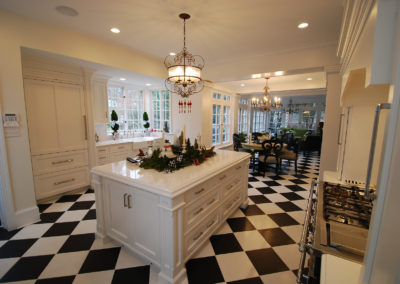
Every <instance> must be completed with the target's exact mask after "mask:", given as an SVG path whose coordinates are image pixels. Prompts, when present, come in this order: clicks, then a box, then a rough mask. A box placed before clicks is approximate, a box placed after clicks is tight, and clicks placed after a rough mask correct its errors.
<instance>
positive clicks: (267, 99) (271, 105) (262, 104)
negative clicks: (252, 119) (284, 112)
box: [251, 77, 281, 111]
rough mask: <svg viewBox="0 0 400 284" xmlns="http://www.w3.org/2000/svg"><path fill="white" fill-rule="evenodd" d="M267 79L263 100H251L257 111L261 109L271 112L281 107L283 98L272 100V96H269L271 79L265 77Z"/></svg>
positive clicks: (256, 98)
mask: <svg viewBox="0 0 400 284" xmlns="http://www.w3.org/2000/svg"><path fill="white" fill-rule="evenodd" d="M265 79H266V82H265V87H264V93H263V95H262V96H261V98H258V97H253V98H252V99H251V106H252V107H253V108H255V109H260V110H263V111H271V110H272V109H276V108H279V107H280V106H281V98H278V97H274V99H272V97H271V95H270V94H269V86H268V79H269V77H265Z"/></svg>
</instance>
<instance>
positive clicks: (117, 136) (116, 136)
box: [113, 131, 119, 140]
mask: <svg viewBox="0 0 400 284" xmlns="http://www.w3.org/2000/svg"><path fill="white" fill-rule="evenodd" d="M118 138H119V133H118V132H117V131H115V132H113V139H114V140H117V139H118Z"/></svg>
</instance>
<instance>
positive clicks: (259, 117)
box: [253, 109, 267, 132]
mask: <svg viewBox="0 0 400 284" xmlns="http://www.w3.org/2000/svg"><path fill="white" fill-rule="evenodd" d="M266 120H267V116H266V113H265V111H262V110H257V109H255V110H253V132H265V131H266V130H267V129H266Z"/></svg>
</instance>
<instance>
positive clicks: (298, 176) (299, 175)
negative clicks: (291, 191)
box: [293, 174, 308, 178]
mask: <svg viewBox="0 0 400 284" xmlns="http://www.w3.org/2000/svg"><path fill="white" fill-rule="evenodd" d="M293 176H294V177H297V178H308V176H305V175H301V174H297V175H293Z"/></svg>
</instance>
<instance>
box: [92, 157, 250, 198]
mask: <svg viewBox="0 0 400 284" xmlns="http://www.w3.org/2000/svg"><path fill="white" fill-rule="evenodd" d="M215 152H216V153H217V154H216V155H215V156H214V157H212V158H209V159H208V160H206V161H205V162H204V163H202V164H201V165H199V166H195V165H193V166H188V167H185V168H183V169H180V170H177V171H175V172H172V173H165V172H159V171H156V170H153V169H148V170H146V169H143V168H140V167H139V166H138V165H137V164H132V163H130V162H127V161H125V160H124V161H120V162H115V163H110V164H106V165H102V166H98V167H94V168H93V169H92V171H91V172H92V173H93V174H96V175H99V176H103V177H106V178H110V179H112V180H115V181H118V182H121V183H125V184H128V185H132V186H135V187H138V188H141V189H144V190H146V191H150V192H154V193H157V194H160V195H164V196H167V197H175V196H177V195H179V194H181V193H182V192H184V191H186V190H187V189H188V188H189V187H192V186H195V185H197V184H199V183H201V182H203V181H205V180H207V179H209V178H211V177H213V176H215V175H218V174H219V173H221V172H222V171H224V170H225V169H227V168H228V167H230V166H233V165H235V164H238V163H240V162H242V161H245V160H246V159H249V158H250V154H248V153H245V152H234V151H228V150H216V151H215Z"/></svg>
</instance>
